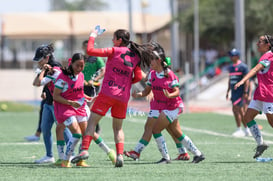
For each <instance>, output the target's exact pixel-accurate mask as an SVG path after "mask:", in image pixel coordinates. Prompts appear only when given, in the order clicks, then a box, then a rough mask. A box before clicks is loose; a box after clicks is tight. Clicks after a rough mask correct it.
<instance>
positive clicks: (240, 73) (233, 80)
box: [228, 60, 248, 103]
mask: <svg viewBox="0 0 273 181" xmlns="http://www.w3.org/2000/svg"><path fill="white" fill-rule="evenodd" d="M228 70H229V86H230V89H231V101H232V102H233V103H234V102H237V101H238V102H240V99H242V97H243V94H244V86H240V87H238V88H237V89H236V90H234V85H235V84H237V83H238V82H239V81H240V80H242V79H243V77H244V76H245V75H246V74H247V73H248V67H247V65H246V64H245V63H243V62H242V61H240V60H239V61H238V63H237V64H232V65H230V66H229V68H228Z"/></svg>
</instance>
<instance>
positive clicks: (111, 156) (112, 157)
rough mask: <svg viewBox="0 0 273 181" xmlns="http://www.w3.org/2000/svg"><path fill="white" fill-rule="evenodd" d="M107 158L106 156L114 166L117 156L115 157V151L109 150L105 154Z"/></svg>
mask: <svg viewBox="0 0 273 181" xmlns="http://www.w3.org/2000/svg"><path fill="white" fill-rule="evenodd" d="M107 156H108V157H109V159H110V160H111V161H112V163H113V165H114V164H116V159H117V156H116V152H115V150H110V151H109V152H108V153H107Z"/></svg>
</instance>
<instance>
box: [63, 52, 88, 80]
mask: <svg viewBox="0 0 273 181" xmlns="http://www.w3.org/2000/svg"><path fill="white" fill-rule="evenodd" d="M78 60H84V56H83V54H82V53H75V54H73V56H72V59H71V63H70V65H69V66H68V67H62V68H61V69H62V72H63V74H64V75H67V76H72V77H73V78H75V75H74V71H73V68H72V64H73V63H74V62H76V61H78Z"/></svg>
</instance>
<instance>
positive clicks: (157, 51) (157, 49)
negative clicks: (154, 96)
mask: <svg viewBox="0 0 273 181" xmlns="http://www.w3.org/2000/svg"><path fill="white" fill-rule="evenodd" d="M151 44H152V46H153V58H157V59H160V60H161V66H162V67H163V70H164V76H165V77H169V74H168V68H169V69H170V67H169V66H168V64H167V62H166V55H165V51H164V49H163V48H162V46H161V45H160V44H159V43H157V42H151Z"/></svg>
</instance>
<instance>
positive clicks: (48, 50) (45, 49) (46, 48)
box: [33, 43, 55, 63]
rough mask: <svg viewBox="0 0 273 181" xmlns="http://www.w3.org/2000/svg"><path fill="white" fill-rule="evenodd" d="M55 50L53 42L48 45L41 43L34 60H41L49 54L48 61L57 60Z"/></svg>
mask: <svg viewBox="0 0 273 181" xmlns="http://www.w3.org/2000/svg"><path fill="white" fill-rule="evenodd" d="M53 52H54V46H53V43H50V44H48V45H40V46H39V47H38V48H37V49H36V51H35V56H34V58H33V60H34V61H39V60H40V59H41V58H46V57H47V56H49V59H48V61H49V63H50V61H55V57H54V56H53Z"/></svg>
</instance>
